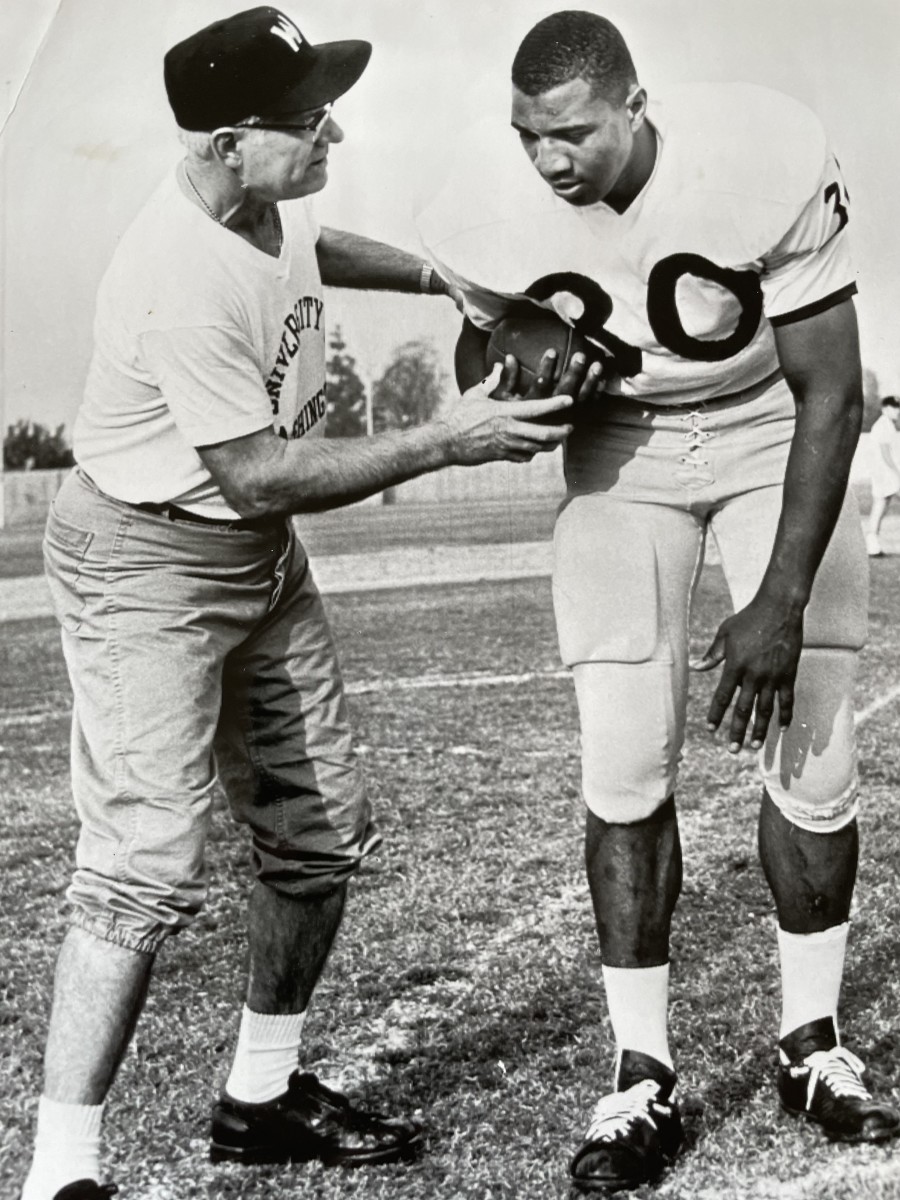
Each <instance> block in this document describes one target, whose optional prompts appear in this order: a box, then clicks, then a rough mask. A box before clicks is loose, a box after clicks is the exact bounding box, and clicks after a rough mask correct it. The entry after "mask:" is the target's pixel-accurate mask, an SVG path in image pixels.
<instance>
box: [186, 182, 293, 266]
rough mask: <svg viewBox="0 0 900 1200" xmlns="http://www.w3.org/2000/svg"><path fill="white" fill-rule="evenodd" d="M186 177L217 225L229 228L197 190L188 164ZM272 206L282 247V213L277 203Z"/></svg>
mask: <svg viewBox="0 0 900 1200" xmlns="http://www.w3.org/2000/svg"><path fill="white" fill-rule="evenodd" d="M184 177H185V179H186V180H187V181H188V187H189V188H190V189H191V191H192V192H193V193H194V195H195V196H196V197H197V199H198V200H199V201H200V203H201V204H202V205H203V207H204V208H205V209H206V211H207V212H208V213H209V215H210V216H211V217H212V219H213V220H214V221H215V223H216V224H217V225H221V226H222V228H223V229H227V228H228V227H227V225H226V224H225V222H224V221H223V220H222V218H221V217H220V216H219V214H218V213H217V212H216V211H215V209H213V208H210V206H209V205H208V204H207V203H206V201H205V200H204V199H203V197H202V196H201V195H200V192H199V191H198V190H197V185H196V184H195V183H194V181H193V179H191V176H190V173H189V171H188V169H187V167H186V166H185V167H184ZM272 208H273V209H274V211H275V227H276V229H277V230H278V247H279V249H280V248H281V246H282V244H283V242H284V230H283V229H282V228H281V213H280V212H279V211H278V205H277V204H273V205H272Z"/></svg>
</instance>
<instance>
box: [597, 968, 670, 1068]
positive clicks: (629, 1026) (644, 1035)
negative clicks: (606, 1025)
mask: <svg viewBox="0 0 900 1200" xmlns="http://www.w3.org/2000/svg"><path fill="white" fill-rule="evenodd" d="M603 982H604V984H605V985H606V1002H607V1004H608V1005H609V1019H610V1021H611V1022H612V1027H613V1033H614V1034H615V1038H616V1046H617V1047H618V1049H619V1050H639V1051H640V1052H641V1053H642V1054H649V1055H651V1056H652V1057H653V1058H655V1059H658V1060H659V1062H661V1063H663V1064H664V1065H665V1066H667V1067H671V1066H672V1065H673V1064H672V1056H671V1054H670V1053H669V1038H668V1032H667V1016H668V1008H669V964H668V963H663V965H662V966H661V967H604V968H603Z"/></svg>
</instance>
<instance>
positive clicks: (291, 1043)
mask: <svg viewBox="0 0 900 1200" xmlns="http://www.w3.org/2000/svg"><path fill="white" fill-rule="evenodd" d="M305 1020H306V1013H305V1012H302V1013H285V1014H283V1015H274V1016H273V1015H271V1014H269V1013H255V1012H251V1011H250V1009H249V1008H247V1006H246V1005H244V1011H243V1013H242V1014H241V1028H240V1031H239V1033H238V1040H237V1047H236V1049H235V1052H234V1064H233V1066H232V1068H231V1074H230V1075H229V1076H228V1082H227V1083H226V1084H225V1091H226V1092H227V1093H228V1095H229V1096H231V1097H232V1099H234V1100H240V1101H242V1102H243V1103H244V1104H264V1103H265V1102H266V1101H267V1100H274V1099H275V1097H276V1096H280V1095H281V1094H282V1093H283V1092H285V1091H287V1085H288V1079H289V1078H290V1076H291V1074H292V1072H294V1071H296V1069H297V1059H298V1056H299V1052H300V1034H301V1033H302V1031H303V1022H304V1021H305Z"/></svg>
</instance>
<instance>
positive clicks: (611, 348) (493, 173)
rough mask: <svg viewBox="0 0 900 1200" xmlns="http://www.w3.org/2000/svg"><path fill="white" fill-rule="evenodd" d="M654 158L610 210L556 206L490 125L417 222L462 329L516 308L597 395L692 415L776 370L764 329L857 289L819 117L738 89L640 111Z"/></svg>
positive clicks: (838, 181)
mask: <svg viewBox="0 0 900 1200" xmlns="http://www.w3.org/2000/svg"><path fill="white" fill-rule="evenodd" d="M649 120H650V123H651V125H652V126H653V128H654V129H655V131H656V134H657V139H658V141H657V150H658V154H657V160H656V164H655V167H654V170H653V173H652V175H651V177H650V179H649V180H648V181H647V183H646V184H645V186H644V188H643V189H642V191H641V192H640V194H639V195H638V196H637V197H636V198H635V200H634V201H633V202H632V203H631V205H629V207H628V209H627V210H626V211H625V212H624V213H617V212H615V211H614V210H613V209H612V208H610V207H609V206H608V205H607V204H605V203H602V202H600V203H597V204H593V205H589V206H585V207H580V208H579V207H576V206H574V205H571V204H568V203H567V202H566V201H565V200H563V199H561V198H560V197H558V196H556V195H554V193H553V192H552V191H551V189H550V188H549V187H548V186H547V184H546V183H544V182H543V180H542V179H541V178H540V176H539V175H538V173H537V171H536V170H535V169H534V167H533V166H532V165H531V163H530V161H529V159H528V157H527V155H526V154H525V152H524V151H523V149H522V148H521V146H520V145H519V141H518V138H517V137H516V135H515V133H514V132H513V131H512V130H510V129H509V127H508V126H506V125H505V124H504V123H503V121H501V120H499V119H498V120H494V121H492V122H491V123H490V124H489V125H488V124H487V123H486V122H482V123H481V125H480V126H479V127H478V129H477V130H476V131H474V132H470V133H469V134H468V135H467V136H466V138H465V140H464V143H463V147H462V150H461V153H460V154H459V156H458V157H457V159H456V162H455V164H454V166H453V167H452V168H451V171H450V175H449V178H448V180H447V182H446V183H445V184H444V185H443V186H442V188H441V189H440V191H439V192H438V194H437V195H436V196H435V197H434V199H433V200H432V201H430V202H429V203H428V204H427V205H426V207H425V208H424V209H423V211H422V212H421V214H420V215H419V218H418V225H419V231H420V234H421V236H422V240H423V242H424V244H425V246H426V248H427V250H428V252H429V253H430V255H431V256H432V259H433V261H434V262H435V263H436V265H437V266H438V268H439V269H440V271H441V273H442V274H445V275H449V276H450V277H451V278H452V279H453V280H454V281H455V282H456V283H457V284H458V285H459V286H460V287H461V289H462V291H463V293H464V295H465V299H466V311H467V315H468V317H469V318H470V320H472V321H473V322H474V323H475V324H476V325H478V326H480V327H481V328H483V329H491V328H492V327H493V326H494V325H496V324H497V322H498V321H499V320H500V319H501V318H502V317H503V315H504V314H505V312H506V311H508V309H509V306H510V304H511V302H513V301H517V300H518V301H521V299H523V298H525V297H526V296H527V297H529V298H531V299H533V300H538V301H540V302H541V303H542V304H543V305H544V306H545V307H550V308H553V309H555V310H556V311H557V312H558V313H559V314H560V315H561V316H563V317H564V318H565V319H568V320H569V322H570V324H574V325H576V327H577V328H579V329H580V330H581V332H582V333H584V334H586V335H587V336H588V337H590V338H591V339H592V340H593V341H595V342H597V343H598V344H599V345H601V346H602V347H604V349H605V350H606V353H607V355H608V356H609V358H608V370H609V375H608V382H607V385H606V390H607V391H609V392H612V393H616V394H621V395H623V396H633V397H635V399H637V400H640V401H642V402H645V403H650V404H654V403H655V404H689V403H691V402H695V401H700V400H704V399H708V398H711V397H715V396H723V395H731V394H733V393H736V392H740V391H742V390H744V389H747V388H751V387H755V386H756V385H758V384H760V383H762V382H763V381H764V380H766V379H767V378H768V377H769V376H771V375H772V374H773V373H774V372H775V371H777V369H778V362H777V358H776V353H775V343H774V337H773V334H772V325H774V324H778V323H779V322H784V323H786V322H788V321H790V320H797V319H801V318H802V317H804V316H808V315H812V314H813V313H815V312H816V311H820V310H821V309H824V308H827V307H829V306H830V305H832V304H834V303H837V302H839V301H840V300H842V299H844V298H846V297H847V296H850V295H852V294H853V293H854V292H855V291H856V284H855V276H854V271H853V266H852V263H851V260H850V256H849V252H848V247H847V243H846V235H845V232H844V227H845V226H846V224H847V219H848V217H847V210H848V197H847V192H846V189H845V187H844V183H843V179H842V177H841V173H840V168H839V166H838V163H837V160H836V159H835V157H834V155H833V154H832V153H831V151H830V149H829V147H828V144H827V142H826V138H825V134H824V131H823V130H822V127H821V125H820V124H819V121H818V119H817V118H816V117H815V116H814V115H813V114H812V113H811V112H810V111H809V110H808V109H807V108H805V107H804V106H803V105H801V104H800V103H798V102H797V101H796V100H793V99H790V98H789V97H787V96H783V95H781V94H780V93H778V92H773V91H770V90H769V89H767V88H761V87H756V86H753V85H749V84H697V85H691V86H688V87H684V88H680V89H677V90H674V91H673V92H672V93H671V95H669V96H667V97H666V98H665V100H664V102H662V103H651V105H650V109H649Z"/></svg>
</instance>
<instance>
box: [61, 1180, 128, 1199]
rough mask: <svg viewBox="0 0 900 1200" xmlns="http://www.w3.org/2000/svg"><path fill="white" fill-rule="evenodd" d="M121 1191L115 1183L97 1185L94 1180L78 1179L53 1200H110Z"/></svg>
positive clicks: (68, 1184)
mask: <svg viewBox="0 0 900 1200" xmlns="http://www.w3.org/2000/svg"><path fill="white" fill-rule="evenodd" d="M118 1190H119V1189H118V1188H117V1187H116V1185H115V1184H114V1183H97V1181H96V1180H94V1179H76V1180H75V1182H74V1183H67V1184H66V1186H65V1187H64V1188H60V1190H59V1191H58V1192H57V1193H56V1195H55V1196H54V1197H53V1200H110V1197H112V1196H114V1195H115V1194H116V1192H117V1191H118Z"/></svg>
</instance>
